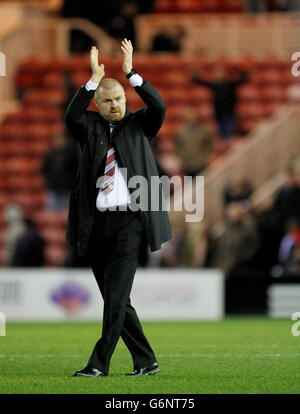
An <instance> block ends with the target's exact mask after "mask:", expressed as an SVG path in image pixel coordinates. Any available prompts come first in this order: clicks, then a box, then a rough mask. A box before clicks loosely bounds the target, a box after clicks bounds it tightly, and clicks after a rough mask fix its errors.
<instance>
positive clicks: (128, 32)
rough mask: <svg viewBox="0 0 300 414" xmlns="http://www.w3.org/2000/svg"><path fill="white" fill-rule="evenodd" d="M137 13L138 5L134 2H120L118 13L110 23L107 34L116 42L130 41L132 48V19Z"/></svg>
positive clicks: (133, 41)
mask: <svg viewBox="0 0 300 414" xmlns="http://www.w3.org/2000/svg"><path fill="white" fill-rule="evenodd" d="M138 13H139V4H138V2H137V1H136V0H123V1H121V2H120V8H119V12H118V13H116V14H115V15H114V17H113V18H112V20H111V22H110V29H109V33H110V35H111V36H113V37H114V38H115V39H117V40H118V41H121V40H122V39H124V38H126V39H131V42H132V45H133V47H135V45H136V33H135V25H134V19H135V17H136V16H137V14H138Z"/></svg>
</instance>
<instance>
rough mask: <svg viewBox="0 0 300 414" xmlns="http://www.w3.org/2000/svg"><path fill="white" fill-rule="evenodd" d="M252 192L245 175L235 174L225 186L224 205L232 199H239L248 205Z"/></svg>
mask: <svg viewBox="0 0 300 414" xmlns="http://www.w3.org/2000/svg"><path fill="white" fill-rule="evenodd" d="M252 192H253V188H252V185H251V183H250V181H249V180H247V178H246V177H245V176H236V177H234V178H233V179H232V180H231V182H230V183H228V184H227V185H226V187H225V190H224V193H223V198H224V204H225V206H226V205H228V204H229V203H232V202H233V201H239V202H241V203H243V204H244V205H245V207H249V206H250V197H251V194H252Z"/></svg>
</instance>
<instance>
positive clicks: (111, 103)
mask: <svg viewBox="0 0 300 414" xmlns="http://www.w3.org/2000/svg"><path fill="white" fill-rule="evenodd" d="M95 96H96V105H97V107H98V109H99V111H100V112H101V115H102V116H103V118H105V119H106V120H107V121H109V122H117V121H120V120H121V119H122V118H123V117H124V115H125V112H126V96H125V91H124V88H123V86H122V85H121V83H120V82H119V81H117V80H116V79H112V78H105V79H103V80H102V81H101V82H100V84H99V86H98V88H97V90H96V95H95Z"/></svg>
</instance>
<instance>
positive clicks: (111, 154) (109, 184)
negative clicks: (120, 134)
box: [101, 145, 116, 194]
mask: <svg viewBox="0 0 300 414" xmlns="http://www.w3.org/2000/svg"><path fill="white" fill-rule="evenodd" d="M115 166H116V156H115V149H114V148H113V147H112V146H111V145H110V146H109V147H108V151H107V157H106V163H105V170H104V179H103V182H102V186H101V189H102V191H104V192H105V193H106V194H108V193H110V192H111V191H112V190H113V189H114V179H115V169H116V167H115Z"/></svg>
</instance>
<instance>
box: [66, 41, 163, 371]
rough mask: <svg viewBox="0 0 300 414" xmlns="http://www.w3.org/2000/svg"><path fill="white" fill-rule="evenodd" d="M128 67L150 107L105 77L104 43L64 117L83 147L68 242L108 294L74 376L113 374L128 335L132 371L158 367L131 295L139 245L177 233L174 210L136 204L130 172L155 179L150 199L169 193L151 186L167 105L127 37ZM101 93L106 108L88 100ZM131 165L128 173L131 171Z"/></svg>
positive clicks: (149, 190) (99, 99) (156, 245)
mask: <svg viewBox="0 0 300 414" xmlns="http://www.w3.org/2000/svg"><path fill="white" fill-rule="evenodd" d="M121 49H122V52H123V56H124V58H123V65H122V69H123V72H124V74H125V76H126V78H127V79H128V80H129V83H130V85H131V86H132V87H133V88H134V89H135V91H136V93H137V94H138V95H139V96H140V97H141V98H142V100H143V101H144V103H145V104H146V107H143V108H140V109H139V110H137V111H136V112H134V113H131V112H130V111H129V109H128V108H127V107H126V96H125V91H124V88H123V86H122V84H121V83H120V82H119V81H118V80H116V79H112V78H104V75H105V72H104V65H103V64H101V65H99V61H98V50H97V49H96V48H95V47H93V48H92V49H91V53H90V63H91V69H92V77H91V79H90V80H89V81H88V82H87V84H86V85H84V86H82V87H81V88H80V89H79V91H78V92H77V93H76V95H75V96H74V97H73V99H72V101H71V102H70V104H69V106H68V108H67V111H66V115H65V121H66V123H67V126H68V128H69V130H70V132H71V133H72V135H73V136H74V138H75V139H76V140H77V141H78V143H79V145H80V148H81V160H80V166H79V172H78V175H77V179H76V183H75V185H74V189H73V192H72V194H71V197H70V208H69V217H68V227H67V237H66V240H67V242H68V244H69V245H70V246H71V247H72V248H74V249H76V250H77V252H78V253H79V255H80V256H87V258H88V260H89V262H90V265H91V268H92V270H93V273H94V276H95V279H96V281H97V284H98V286H99V289H100V292H101V294H102V297H103V301H104V309H103V323H102V336H101V338H100V339H99V341H98V342H97V343H96V345H95V347H94V349H93V352H92V355H91V357H90V359H89V361H88V363H87V365H86V367H85V368H83V369H82V370H80V371H76V372H75V373H74V376H76V377H79V376H85V377H86V376H89V377H96V376H107V375H108V373H109V365H110V359H111V356H112V354H113V352H114V349H115V347H116V345H117V342H118V340H119V338H120V337H121V338H122V339H123V341H124V343H125V344H126V346H127V348H128V350H129V352H130V353H131V356H132V360H133V371H132V372H130V373H129V374H126V375H129V376H139V375H153V374H156V373H158V372H159V367H158V363H157V360H156V357H155V354H154V352H153V350H152V348H151V346H150V344H149V342H148V340H147V339H146V337H145V335H144V333H143V329H142V326H141V323H140V321H139V318H138V316H137V314H136V311H135V309H134V308H133V307H132V305H131V302H130V292H131V288H132V284H133V279H134V275H135V272H136V269H137V266H138V259H139V253H140V248H141V246H142V245H145V243H146V244H148V245H149V246H150V249H151V250H152V251H156V250H159V249H160V248H161V245H162V243H164V242H166V241H167V240H169V239H170V238H171V228H170V223H169V218H168V213H167V212H166V211H165V210H164V209H163V208H162V204H159V209H158V211H157V208H156V210H155V211H152V210H151V208H150V206H146V207H147V208H145V206H143V208H139V209H137V208H136V205H135V206H134V208H133V204H134V203H133V198H132V192H133V191H135V190H136V188H131V186H129V185H128V182H129V179H131V178H133V177H136V176H139V177H140V176H142V177H143V178H144V179H145V180H146V182H147V183H148V184H149V185H148V186H147V188H146V189H145V191H146V193H147V198H148V200H149V201H150V200H152V198H153V197H155V198H156V199H158V200H162V199H163V193H162V186H161V185H160V186H159V188H157V187H156V189H155V191H154V190H152V187H151V185H150V184H151V179H152V178H158V177H159V175H158V172H157V167H156V162H155V159H154V156H153V153H152V150H151V147H150V142H151V140H152V139H153V138H154V137H155V136H156V134H157V132H158V131H159V129H160V127H161V125H162V123H163V120H164V117H165V112H166V107H165V104H164V102H163V100H162V98H161V97H160V95H159V94H158V93H157V91H156V90H155V89H154V88H153V86H152V85H151V84H150V83H149V82H148V81H146V80H144V79H143V78H142V77H141V76H140V75H139V74H137V73H136V71H135V69H133V67H132V52H133V48H132V44H131V42H130V41H129V40H126V39H124V40H123V41H122V45H121ZM94 96H95V98H96V105H97V108H98V109H99V113H97V112H94V111H88V110H87V108H88V106H89V104H90V102H91V100H92V98H93V97H94ZM124 170H125V171H126V174H124Z"/></svg>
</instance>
